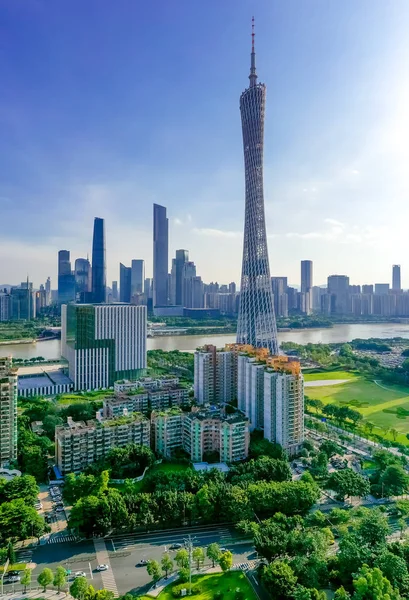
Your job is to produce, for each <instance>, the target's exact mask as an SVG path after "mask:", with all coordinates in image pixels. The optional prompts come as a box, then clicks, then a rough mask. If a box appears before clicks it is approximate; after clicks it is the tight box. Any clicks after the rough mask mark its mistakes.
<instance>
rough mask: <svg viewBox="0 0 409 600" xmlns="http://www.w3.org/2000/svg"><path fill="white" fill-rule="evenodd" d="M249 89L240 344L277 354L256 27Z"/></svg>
mask: <svg viewBox="0 0 409 600" xmlns="http://www.w3.org/2000/svg"><path fill="white" fill-rule="evenodd" d="M251 36H252V48H251V68H250V75H249V79H250V85H249V87H248V88H247V89H246V90H244V92H243V93H242V95H241V96H240V113H241V126H242V130H243V149H244V169H245V180H246V208H245V216H244V243H243V264H242V271H241V286H240V306H239V316H238V321H237V343H238V344H251V345H252V346H255V347H257V348H268V349H269V350H270V352H271V353H272V354H278V341H277V327H276V320H275V315H274V302H273V290H272V286H271V279H270V267H269V264H268V250H267V235H266V222H265V215H264V192H263V147H264V113H265V105H266V86H265V85H264V83H257V74H256V54H255V51H254V17H253V22H252V34H251Z"/></svg>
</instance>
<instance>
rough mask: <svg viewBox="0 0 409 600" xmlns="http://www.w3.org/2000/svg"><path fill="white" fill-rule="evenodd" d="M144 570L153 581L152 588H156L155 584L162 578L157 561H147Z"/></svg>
mask: <svg viewBox="0 0 409 600" xmlns="http://www.w3.org/2000/svg"><path fill="white" fill-rule="evenodd" d="M146 570H147V571H148V575H149V577H150V578H151V579H152V581H153V585H154V587H156V584H157V583H158V581H159V579H160V578H161V577H162V569H161V568H160V564H159V563H158V561H157V560H149V561H148V564H147V565H146Z"/></svg>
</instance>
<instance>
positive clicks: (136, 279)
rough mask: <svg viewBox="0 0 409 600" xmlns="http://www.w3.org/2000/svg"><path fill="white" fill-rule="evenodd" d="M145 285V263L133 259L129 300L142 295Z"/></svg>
mask: <svg viewBox="0 0 409 600" xmlns="http://www.w3.org/2000/svg"><path fill="white" fill-rule="evenodd" d="M144 283H145V261H144V260H142V259H135V260H133V261H132V262H131V298H132V297H133V296H136V295H138V294H143V292H144Z"/></svg>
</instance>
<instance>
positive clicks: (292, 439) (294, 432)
mask: <svg viewBox="0 0 409 600" xmlns="http://www.w3.org/2000/svg"><path fill="white" fill-rule="evenodd" d="M280 358H283V357H280ZM264 437H265V438H267V439H268V440H269V441H270V442H275V443H277V444H280V445H281V446H282V447H283V448H284V449H285V450H286V451H287V452H288V454H289V455H292V454H296V453H297V452H299V451H300V450H301V448H302V443H303V441H304V379H303V376H302V374H301V369H300V364H299V363H298V362H297V361H290V362H289V363H288V364H287V365H285V367H284V369H283V370H281V369H280V370H275V369H274V368H267V369H265V370H264Z"/></svg>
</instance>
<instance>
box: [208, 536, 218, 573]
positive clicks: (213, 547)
mask: <svg viewBox="0 0 409 600" xmlns="http://www.w3.org/2000/svg"><path fill="white" fill-rule="evenodd" d="M206 554H207V558H210V560H211V561H212V566H213V568H214V564H215V562H217V561H218V560H219V557H220V546H219V544H217V543H216V542H213V543H212V544H210V545H209V546H208V547H207V551H206Z"/></svg>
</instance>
